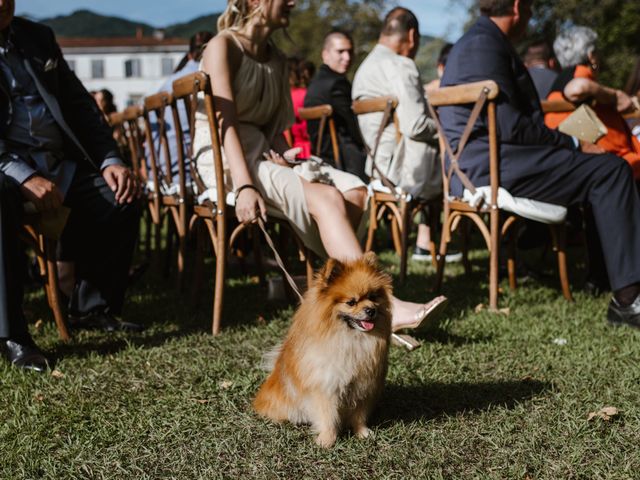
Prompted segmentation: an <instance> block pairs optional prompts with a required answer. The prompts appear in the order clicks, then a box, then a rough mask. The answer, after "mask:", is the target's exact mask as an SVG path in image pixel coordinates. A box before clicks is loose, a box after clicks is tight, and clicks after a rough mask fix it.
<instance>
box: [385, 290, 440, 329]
mask: <svg viewBox="0 0 640 480" xmlns="http://www.w3.org/2000/svg"><path fill="white" fill-rule="evenodd" d="M448 303H449V299H448V298H447V297H445V296H444V295H439V296H437V297H436V298H434V299H433V300H431V301H430V302H427V303H425V304H424V305H422V307H420V308H419V309H418V311H417V312H416V313H415V314H414V316H413V322H411V323H407V324H404V325H398V326H397V327H394V328H393V331H394V332H397V331H399V330H406V329H411V330H416V331H419V330H421V329H422V328H425V327H427V326H429V325H431V324H433V321H434V320H435V319H436V318H437V317H438V316H439V315H440V314H441V313H442V311H443V310H444V309H445V308H446V306H447V304H448Z"/></svg>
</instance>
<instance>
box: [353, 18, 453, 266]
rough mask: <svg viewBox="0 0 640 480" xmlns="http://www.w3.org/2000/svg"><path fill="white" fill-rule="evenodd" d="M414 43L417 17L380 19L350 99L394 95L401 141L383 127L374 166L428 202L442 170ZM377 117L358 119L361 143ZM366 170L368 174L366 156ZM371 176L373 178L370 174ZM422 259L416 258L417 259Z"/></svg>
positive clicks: (371, 136) (420, 244) (370, 137)
mask: <svg viewBox="0 0 640 480" xmlns="http://www.w3.org/2000/svg"><path fill="white" fill-rule="evenodd" d="M419 44H420V33H419V29H418V19H417V18H416V16H415V15H414V14H413V13H412V12H411V11H410V10H407V9H406V8H402V7H396V8H394V9H393V10H391V11H390V12H389V13H388V14H387V16H386V17H385V19H384V25H383V27H382V32H381V33H380V37H379V39H378V44H377V45H376V46H375V47H374V49H373V50H372V51H371V53H370V54H369V55H368V56H367V58H365V60H364V62H362V64H361V65H360V68H358V71H357V72H356V75H355V78H354V80H353V92H352V95H353V99H354V100H364V99H367V98H373V97H379V96H384V95H394V96H395V97H396V98H397V99H398V107H397V109H396V113H397V115H398V120H399V126H400V133H401V134H402V138H401V139H400V140H399V141H397V138H396V132H395V127H394V124H393V122H391V123H389V125H387V127H386V128H385V130H384V132H383V134H382V137H381V140H380V145H379V147H378V152H377V154H376V166H377V167H378V169H379V170H381V171H382V172H383V173H384V175H386V176H387V177H388V178H389V180H391V181H392V182H393V183H394V184H395V185H396V186H397V187H399V188H400V189H402V191H404V192H406V193H410V194H411V195H413V196H414V197H420V198H424V199H432V198H434V197H437V196H438V195H440V194H441V192H442V170H441V167H440V161H439V158H438V155H437V152H438V151H437V144H438V140H437V135H436V125H435V122H434V121H433V119H432V118H431V117H430V116H429V113H428V107H427V102H426V99H425V97H424V88H423V85H422V83H423V82H422V80H421V78H420V73H419V72H418V67H417V66H416V63H415V61H414V58H415V56H416V53H417V51H418V47H419ZM382 116H383V114H382V113H370V114H366V115H359V116H358V122H359V124H360V129H361V131H362V135H363V137H364V140H365V142H367V144H368V145H369V146H371V147H373V145H374V143H375V139H376V136H377V134H378V129H379V128H380V122H381V121H382ZM366 171H367V173H368V174H371V172H372V165H371V158H369V159H368V160H367V165H366ZM374 177H375V175H374ZM418 232H419V233H418V241H417V248H416V252H417V253H418V255H414V258H415V257H421V256H424V254H426V251H423V250H426V248H427V247H428V242H429V232H428V228H427V227H426V225H420V228H419V231H418ZM421 259H422V258H421Z"/></svg>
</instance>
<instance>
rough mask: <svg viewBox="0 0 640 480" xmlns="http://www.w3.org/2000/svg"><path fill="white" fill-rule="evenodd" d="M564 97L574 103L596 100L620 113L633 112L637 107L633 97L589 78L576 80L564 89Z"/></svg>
mask: <svg viewBox="0 0 640 480" xmlns="http://www.w3.org/2000/svg"><path fill="white" fill-rule="evenodd" d="M562 93H563V95H564V97H565V98H566V99H567V100H569V101H570V102H573V103H582V102H584V101H587V100H589V99H594V100H595V101H596V102H597V103H599V104H602V105H611V106H612V107H614V108H615V109H616V110H617V111H618V112H619V113H629V112H632V111H633V110H634V109H635V107H634V105H633V102H632V101H631V97H630V96H629V95H627V94H626V93H625V92H623V91H622V90H617V89H615V88H610V87H606V86H604V85H600V84H599V83H598V82H594V81H593V80H590V79H588V78H574V79H572V80H571V81H570V82H569V83H567V85H566V86H565V87H564V91H563V92H562Z"/></svg>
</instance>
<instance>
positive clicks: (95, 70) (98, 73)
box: [91, 60, 104, 78]
mask: <svg viewBox="0 0 640 480" xmlns="http://www.w3.org/2000/svg"><path fill="white" fill-rule="evenodd" d="M91 78H104V60H91Z"/></svg>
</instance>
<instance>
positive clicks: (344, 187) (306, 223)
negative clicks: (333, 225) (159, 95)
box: [193, 35, 367, 257]
mask: <svg viewBox="0 0 640 480" xmlns="http://www.w3.org/2000/svg"><path fill="white" fill-rule="evenodd" d="M232 38H234V40H235V41H236V43H237V44H238V45H239V47H240V49H241V50H242V51H243V52H244V49H243V47H242V45H241V44H240V42H239V41H238V40H237V39H236V38H235V37H233V35H232ZM287 68H288V67H287V64H286V61H285V58H284V55H283V54H282V52H280V51H279V50H278V49H277V48H276V47H275V46H274V45H273V44H271V58H270V60H269V61H267V62H258V61H256V60H254V59H252V58H251V57H249V56H247V55H243V57H242V62H241V64H240V68H239V69H238V72H237V73H236V77H235V80H234V83H233V93H234V97H235V102H236V110H237V114H238V120H239V127H238V128H239V131H238V133H239V136H240V143H241V144H242V149H243V151H244V155H245V159H246V161H247V164H248V166H249V171H250V172H251V174H252V176H253V181H254V184H255V186H256V187H257V188H258V189H259V190H260V192H261V194H262V196H263V198H264V199H265V202H266V204H267V209H268V212H269V214H270V215H273V216H276V217H279V218H283V219H286V220H288V221H289V223H290V224H291V226H292V228H293V229H294V230H295V232H296V233H297V234H298V235H299V236H300V238H301V239H302V241H303V242H304V243H305V245H306V246H307V247H308V248H310V249H311V250H313V251H314V252H315V253H316V254H318V255H320V256H321V257H326V256H327V254H326V252H325V250H324V247H323V246H322V242H321V240H320V234H319V232H318V228H317V226H316V224H315V222H314V221H313V219H312V218H311V215H310V214H309V209H308V208H307V204H306V200H305V197H304V192H303V189H302V180H301V178H304V179H305V180H307V181H310V182H314V181H322V183H331V184H333V185H334V186H335V187H336V188H337V189H338V190H340V191H341V192H346V191H348V190H351V189H354V188H366V185H365V184H364V183H363V182H362V180H360V179H359V178H358V177H356V176H355V175H351V174H350V173H347V172H343V171H341V170H337V169H335V168H332V167H331V166H329V165H324V164H323V165H317V164H315V163H313V164H312V162H305V164H303V165H298V166H296V167H294V168H289V167H282V166H280V165H277V164H275V163H273V162H270V161H265V160H264V159H263V156H262V154H263V152H267V151H269V149H270V148H271V144H272V142H273V139H274V138H275V137H276V136H277V135H279V134H281V133H282V132H284V131H285V130H287V129H288V128H289V127H290V126H291V125H292V124H293V122H294V120H295V118H294V114H293V107H292V103H291V94H290V92H289V83H288V78H289V75H288V72H287ZM212 81H213V82H215V78H213V79H212ZM193 152H194V157H195V160H196V165H197V168H198V172H199V173H200V175H201V176H202V179H203V181H204V183H205V184H206V186H207V187H208V188H215V187H216V185H215V173H214V166H213V152H212V150H211V137H210V132H209V124H208V122H207V116H206V112H205V109H204V104H203V102H202V101H201V102H199V104H198V111H197V112H196V130H195V135H194V139H193ZM223 165H224V167H223V168H224V173H225V184H226V189H227V191H233V190H235V187H237V186H236V185H233V182H232V179H231V174H230V171H229V166H228V163H227V160H226V158H225V157H224V151H223ZM366 217H367V216H366V215H364V216H363V226H364V224H365V220H366ZM363 226H361V228H359V229H358V232H359V233H362V232H363V231H364V229H363Z"/></svg>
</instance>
